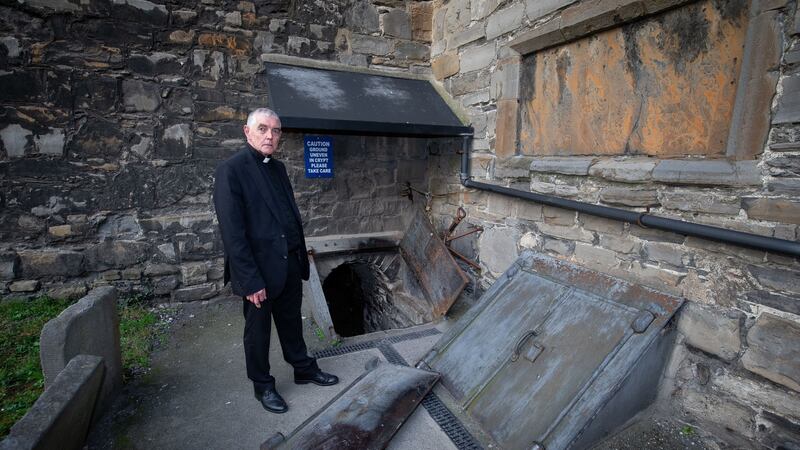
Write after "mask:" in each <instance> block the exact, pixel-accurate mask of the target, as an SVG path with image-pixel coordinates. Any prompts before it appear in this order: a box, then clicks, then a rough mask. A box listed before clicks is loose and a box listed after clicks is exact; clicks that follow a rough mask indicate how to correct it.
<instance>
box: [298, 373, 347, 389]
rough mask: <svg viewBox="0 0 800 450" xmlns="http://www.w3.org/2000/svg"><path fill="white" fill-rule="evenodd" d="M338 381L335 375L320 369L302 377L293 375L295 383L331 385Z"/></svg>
mask: <svg viewBox="0 0 800 450" xmlns="http://www.w3.org/2000/svg"><path fill="white" fill-rule="evenodd" d="M338 382H339V377H337V376H336V375H331V374H329V373H325V372H323V371H321V370H320V371H319V372H317V373H315V374H313V375H305V376H303V377H298V376H296V375H295V377H294V383H295V384H308V383H314V384H316V385H317V386H333V385H334V384H336V383H338Z"/></svg>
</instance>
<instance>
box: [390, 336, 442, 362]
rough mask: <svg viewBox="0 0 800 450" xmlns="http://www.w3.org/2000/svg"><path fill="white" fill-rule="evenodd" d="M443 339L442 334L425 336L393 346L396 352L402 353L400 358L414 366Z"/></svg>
mask: <svg viewBox="0 0 800 450" xmlns="http://www.w3.org/2000/svg"><path fill="white" fill-rule="evenodd" d="M441 337H442V335H441V334H437V335H433V336H425V337H423V338H419V339H413V340H410V341H403V342H398V343H396V344H393V346H394V348H395V350H397V352H398V353H400V356H402V357H403V359H405V360H406V362H407V363H408V365H409V366H414V365H416V364H417V362H418V361H419V360H420V359H422V358H423V357H424V356H425V355H426V354H428V351H429V350H430V349H431V348H433V345H434V344H436V342H437V341H439V338H441Z"/></svg>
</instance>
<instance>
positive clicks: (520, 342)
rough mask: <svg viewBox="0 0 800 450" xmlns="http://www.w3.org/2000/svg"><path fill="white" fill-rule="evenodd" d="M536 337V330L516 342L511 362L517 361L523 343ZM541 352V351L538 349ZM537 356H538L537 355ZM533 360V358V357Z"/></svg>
mask: <svg viewBox="0 0 800 450" xmlns="http://www.w3.org/2000/svg"><path fill="white" fill-rule="evenodd" d="M534 336H538V334H537V333H536V330H530V331H528V332H527V333H525V334H524V335H522V337H521V338H519V340H518V341H517V345H515V346H514V351H513V352H512V353H511V362H516V361H517V360H518V359H519V353H520V351H521V350H522V345H523V344H525V341H527V340H528V339H530V338H531V337H534ZM540 352H541V349H540ZM537 356H538V355H537ZM534 359H535V357H534ZM531 362H533V360H531Z"/></svg>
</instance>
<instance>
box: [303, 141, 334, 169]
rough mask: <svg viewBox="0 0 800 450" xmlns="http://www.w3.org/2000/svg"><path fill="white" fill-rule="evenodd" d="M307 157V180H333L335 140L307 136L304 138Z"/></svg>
mask: <svg viewBox="0 0 800 450" xmlns="http://www.w3.org/2000/svg"><path fill="white" fill-rule="evenodd" d="M303 147H304V148H305V157H306V178H333V138H331V137H330V136H306V137H304V138H303Z"/></svg>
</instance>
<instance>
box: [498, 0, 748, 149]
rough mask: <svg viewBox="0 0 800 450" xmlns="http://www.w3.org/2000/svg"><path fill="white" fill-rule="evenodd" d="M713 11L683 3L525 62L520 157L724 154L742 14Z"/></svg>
mask: <svg viewBox="0 0 800 450" xmlns="http://www.w3.org/2000/svg"><path fill="white" fill-rule="evenodd" d="M718 4H719V3H711V2H709V1H705V2H699V3H693V4H690V5H688V6H685V7H682V8H679V9H677V10H673V11H670V12H667V13H665V14H662V15H658V16H655V17H653V18H649V19H644V20H641V21H639V22H636V23H633V24H628V25H625V26H623V27H618V28H615V29H611V30H608V31H605V32H602V33H598V34H595V35H592V36H589V37H587V38H583V39H580V40H578V41H574V42H571V43H568V44H565V45H562V46H560V47H556V48H552V49H548V50H544V51H541V52H537V53H535V54H533V55H529V56H528V57H526V59H525V61H524V63H523V75H522V80H521V96H522V101H521V105H520V109H521V111H520V119H521V120H520V131H519V138H520V139H519V148H520V151H521V152H522V153H523V154H529V155H616V154H645V155H652V156H660V157H672V156H687V155H708V156H716V155H724V154H725V149H726V142H727V136H728V132H729V126H730V125H729V124H730V121H731V117H732V114H733V105H734V101H735V96H736V85H737V80H738V76H739V71H740V69H741V60H742V53H743V49H744V38H745V35H746V29H747V20H746V18H747V11H746V7H745V6H743V7H741V8H738V9H737V8H730V7H726V6H724V5H723V6H720V7H717V6H715V5H718ZM742 4H743V5H746V4H747V2H742ZM720 8H721V9H722V10H721V9H720ZM498 118H499V116H498Z"/></svg>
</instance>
